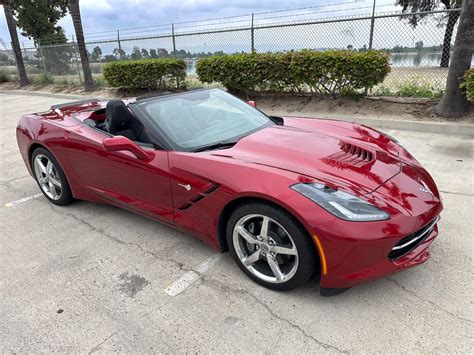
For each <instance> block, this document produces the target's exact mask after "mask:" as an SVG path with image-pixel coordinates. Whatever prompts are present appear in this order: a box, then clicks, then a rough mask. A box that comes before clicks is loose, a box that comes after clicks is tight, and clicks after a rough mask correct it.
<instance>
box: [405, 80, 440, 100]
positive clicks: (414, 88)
mask: <svg viewBox="0 0 474 355" xmlns="http://www.w3.org/2000/svg"><path fill="white" fill-rule="evenodd" d="M396 95H397V96H402V97H427V98H440V97H441V96H443V91H442V90H437V89H434V88H432V87H431V86H430V85H428V84H423V83H417V82H411V83H406V84H403V85H402V86H400V87H399V88H398V90H397V92H396Z"/></svg>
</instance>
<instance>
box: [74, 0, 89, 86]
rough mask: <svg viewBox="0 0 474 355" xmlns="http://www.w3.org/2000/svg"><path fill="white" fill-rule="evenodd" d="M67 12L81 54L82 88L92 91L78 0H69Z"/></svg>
mask: <svg viewBox="0 0 474 355" xmlns="http://www.w3.org/2000/svg"><path fill="white" fill-rule="evenodd" d="M69 13H70V14H71V17H72V23H73V25H74V31H75V32H76V42H77V48H78V50H79V55H80V56H81V63H82V71H83V73H84V90H85V91H93V90H94V89H95V87H94V81H93V80H92V74H91V68H90V66H89V58H88V57H87V49H86V43H85V42H84V32H83V30H82V21H81V10H80V8H79V0H69Z"/></svg>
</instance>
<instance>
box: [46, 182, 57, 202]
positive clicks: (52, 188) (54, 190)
mask: <svg viewBox="0 0 474 355" xmlns="http://www.w3.org/2000/svg"><path fill="white" fill-rule="evenodd" d="M48 187H49V192H50V193H51V195H52V196H53V199H55V198H56V197H57V196H58V193H57V192H56V188H55V187H54V185H53V183H52V182H51V181H49V182H48Z"/></svg>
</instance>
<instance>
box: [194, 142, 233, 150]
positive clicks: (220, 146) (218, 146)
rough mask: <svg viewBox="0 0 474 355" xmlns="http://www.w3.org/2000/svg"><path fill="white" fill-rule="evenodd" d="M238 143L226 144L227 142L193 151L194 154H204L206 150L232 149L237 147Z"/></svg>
mask: <svg viewBox="0 0 474 355" xmlns="http://www.w3.org/2000/svg"><path fill="white" fill-rule="evenodd" d="M238 141H239V140H236V141H231V142H226V141H223V142H217V143H213V144H209V145H205V146H203V147H199V148H196V149H194V150H193V152H204V151H206V150H213V149H225V148H230V147H233V146H234V145H236V144H237V142H238Z"/></svg>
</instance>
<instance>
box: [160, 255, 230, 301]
mask: <svg viewBox="0 0 474 355" xmlns="http://www.w3.org/2000/svg"><path fill="white" fill-rule="evenodd" d="M222 257H223V254H215V255H212V256H211V257H209V258H208V259H206V260H204V261H203V262H202V263H201V264H199V265H198V266H197V267H196V268H195V269H194V270H192V271H188V272H186V273H185V274H184V275H183V276H181V277H180V278H179V279H178V280H176V281H175V282H173V283H172V284H171V285H170V286H169V287H168V288H167V289H165V292H166V293H167V294H168V295H169V296H171V297H174V296H176V295H178V294H180V293H181V292H183V291H184V290H186V289H187V288H188V287H189V286H191V285H192V284H193V283H195V282H196V281H197V280H199V279H200V278H201V277H202V274H204V273H206V272H207V271H209V269H210V268H212V267H213V266H214V265H216V264H217V263H218V262H219V261H221V260H222Z"/></svg>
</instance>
